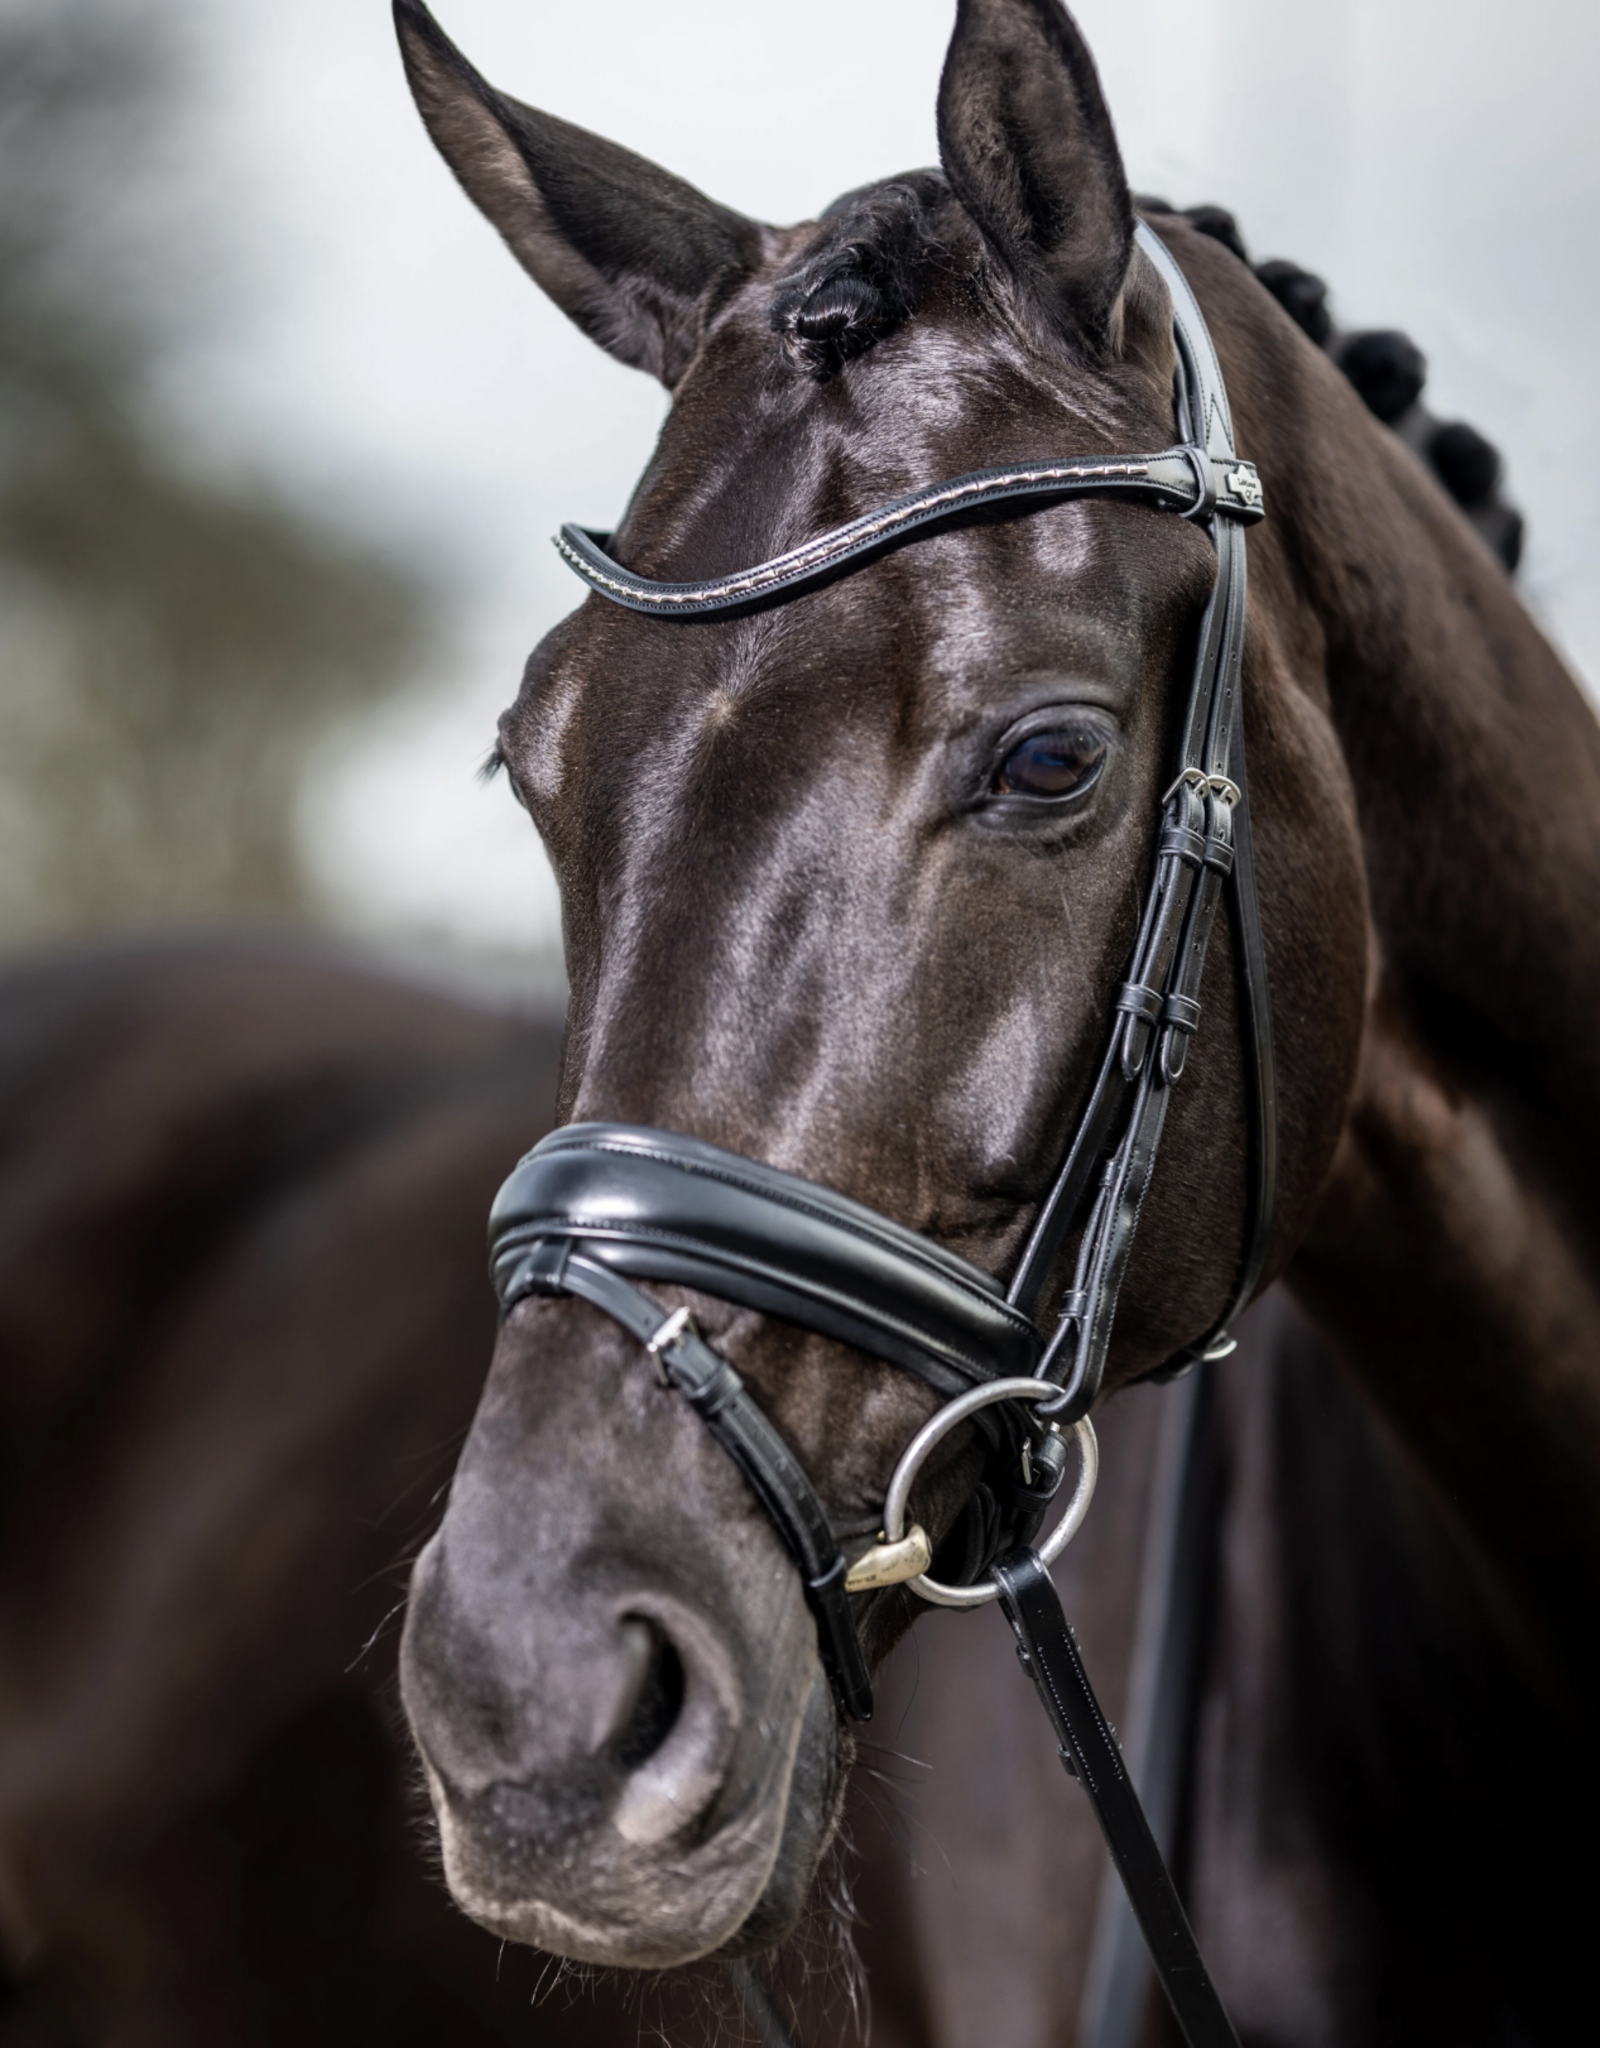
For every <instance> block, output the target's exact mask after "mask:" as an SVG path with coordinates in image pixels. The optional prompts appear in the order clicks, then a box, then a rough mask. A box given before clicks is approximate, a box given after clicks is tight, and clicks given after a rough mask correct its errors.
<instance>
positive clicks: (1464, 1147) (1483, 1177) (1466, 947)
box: [1288, 407, 1600, 1686]
mask: <svg viewBox="0 0 1600 2048" xmlns="http://www.w3.org/2000/svg"><path fill="white" fill-rule="evenodd" d="M1331 410H1332V411H1333V416H1334V417H1335V418H1336V419H1337V418H1338V410H1337V407H1333V408H1332V409H1331ZM1356 424H1357V425H1358V426H1360V427H1361V428H1362V434H1361V436H1360V437H1359V445H1357V446H1355V447H1354V448H1350V447H1347V446H1336V445H1334V442H1335V439H1336V436H1335V435H1334V434H1331V433H1330V435H1329V437H1328V445H1324V446H1320V447H1319V446H1318V445H1317V444H1316V441H1315V438H1314V437H1313V438H1312V439H1311V440H1310V441H1309V442H1308V444H1307V445H1306V446H1304V447H1303V448H1302V449H1301V451H1300V454H1299V458H1298V459H1299V462H1300V463H1301V465H1302V469H1301V473H1300V476H1299V479H1298V487H1299V489H1300V490H1301V491H1302V492H1303V493H1304V501H1303V505H1302V506H1297V507H1292V508H1291V524H1290V532H1289V536H1288V541H1289V547H1290V550H1291V552H1292V553H1298V555H1299V560H1298V562H1297V563H1296V564H1295V567H1296V571H1297V577H1298V579H1299V580H1300V581H1301V587H1302V589H1303V591H1304V592H1305V594H1306V595H1307V596H1309V598H1310V601H1311V605H1312V607H1313V608H1314V610H1315V612H1316V615H1317V618H1318V620H1319V622H1320V625H1321V629H1322V633H1323V635H1324V636H1325V640H1326V686H1327V692H1328V702H1329V705H1330V709H1331V713H1332V716H1333V720H1334V723H1335V726H1336V728H1337V730H1338V733H1339V737H1340V741H1341V743H1342V746H1343V749H1344V753H1345V758H1346V761H1347V763H1348V767H1349V771H1350V775H1351V779H1352V782H1353V785H1354V789H1355V796H1356V802H1357V808H1358V812H1359V818H1360V827H1361V835H1362V843H1363V849H1364V854H1365V860H1366V866H1367V874H1368V887H1369V891H1370V899H1371V906H1372V918H1373V925H1374V931H1375V950H1376V960H1377V966H1378V969H1379V972H1378V975H1377V976H1376V977H1375V993H1374V998H1373V1003H1372V1009H1371V1014H1370V1017H1369V1021H1368V1027H1367V1032H1366V1036H1365V1041H1364V1046H1363V1052H1362V1060H1361V1068H1360V1074H1359V1077H1358V1081H1357V1085H1356V1092H1355V1098H1354V1101H1353V1104H1352V1108H1351V1115H1350V1120H1349V1124H1348V1127H1347V1130H1346V1134H1345V1137H1344V1139H1343V1141H1342V1144H1341V1147H1340V1151H1339V1156H1338V1159H1337V1162H1336V1165H1335V1168H1334V1172H1333V1175H1332V1177H1331V1180H1330V1184H1329V1187H1328V1190H1327V1194H1326V1198H1325V1200H1324V1204H1323V1207H1322V1210H1321V1213H1320V1215H1319V1217H1318V1220H1317V1223H1316V1225H1315V1226H1314V1228H1313V1231H1312V1233H1311V1236H1310V1238H1309V1239H1308V1241H1307V1243H1306V1246H1305V1248H1304V1249H1303V1251H1302V1253H1301V1254H1300V1256H1299V1258H1298V1259H1297V1261H1296V1265H1295V1268H1294V1271H1293V1279H1294V1281H1295V1284H1296V1286H1297V1288H1298V1289H1299V1291H1300V1292H1301V1294H1302V1296H1303V1297H1304V1298H1305V1299H1306V1301H1307V1302H1308V1304H1310V1305H1311V1306H1312V1307H1313V1309H1314V1311H1315V1312H1316V1313H1317V1315H1318V1317H1319V1319H1320V1320H1321V1321H1322V1322H1323V1324H1324V1327H1325V1328H1327V1329H1328V1330H1329V1332H1330V1333H1331V1334H1332V1335H1333V1336H1334V1338H1335V1339H1336V1341H1337V1342H1338V1344H1339V1346H1340V1348H1341V1350H1342V1351H1343V1352H1344V1354H1345V1356H1346V1358H1347V1360H1348V1361H1349V1363H1350V1364H1351V1365H1352V1366H1353V1367H1354V1368H1355V1370H1356V1371H1357V1372H1358V1374H1359V1375H1360V1376H1361V1377H1362V1378H1363V1380H1364V1381H1365V1382H1366V1384H1367V1385H1368V1387H1369V1389H1370V1390H1371V1392H1372V1393H1373V1395H1374V1396H1375V1398H1376V1399H1378V1401H1379V1402H1380V1403H1381V1405H1382V1406H1383V1407H1384V1408H1385V1409H1386V1411H1387V1412H1388V1414H1389V1415H1390V1416H1391V1418H1392V1419H1393V1421H1394V1422H1395V1424H1396V1425H1397V1427H1398V1429H1399V1431H1400V1433H1401V1436H1402V1437H1403V1439H1404V1440H1405V1441H1406V1443H1407V1444H1408V1445H1409V1447H1410V1449H1411V1451H1412V1453H1413V1454H1414V1455H1415V1456H1416V1457H1417V1459H1418V1460H1419V1462H1420V1463H1421V1464H1422V1465H1423V1467H1424V1468H1425V1469H1426V1470H1427V1471H1428V1472H1429V1473H1430V1474H1431V1476H1432V1478H1433V1481H1434V1483H1435V1485H1436V1486H1437V1487H1438V1489H1439V1491H1440V1492H1441V1494H1442V1495H1443V1497H1444V1498H1445V1499H1446V1500H1448V1501H1449V1502H1450V1504H1451V1506H1452V1507H1453V1508H1454V1510H1455V1511H1456V1512H1457V1513H1458V1514H1459V1515H1460V1516H1461V1517H1462V1518H1463V1520H1464V1521H1465V1523H1466V1524H1467V1525H1468V1527H1469V1528H1470V1529H1471V1532H1472V1534H1473V1536H1474V1538H1475V1539H1476V1540H1477V1541H1478V1542H1479V1543H1480V1544H1481V1546H1482V1547H1483V1550H1484V1553H1485V1555H1486V1556H1487V1557H1488V1558H1489V1559H1490V1560H1491V1562H1492V1563H1493V1565H1494V1566H1495V1568H1496V1569H1497V1570H1498V1571H1500V1572H1501V1573H1502V1574H1503V1575H1504V1576H1505V1578H1506V1581H1507V1583H1508V1585H1509V1586H1510V1587H1511V1588H1512V1589H1513V1591H1514V1593H1515V1596H1516V1597H1517V1599H1519V1600H1522V1599H1526V1598H1530V1597H1531V1601H1532V1606H1531V1608H1530V1610H1529V1611H1530V1615H1531V1617H1532V1618H1533V1619H1534V1620H1535V1622H1536V1625H1537V1626H1539V1628H1540V1630H1541V1633H1543V1634H1544V1635H1545V1637H1546V1640H1547V1641H1548V1642H1550V1643H1552V1644H1553V1645H1554V1646H1555V1647H1556V1648H1557V1650H1558V1653H1559V1656H1560V1658H1561V1661H1562V1663H1563V1664H1564V1665H1565V1666H1566V1668H1567V1671H1568V1673H1569V1675H1570V1676H1571V1677H1573V1678H1574V1679H1577V1680H1578V1681H1579V1682H1580V1684H1583V1685H1584V1686H1587V1685H1589V1684H1600V1656H1596V1655H1595V1653H1594V1651H1593V1649H1592V1647H1591V1645H1592V1640H1593V1636H1594V1630H1593V1628H1592V1625H1591V1622H1590V1612H1591V1603H1592V1602H1593V1600H1594V1598H1595V1596H1596V1593H1597V1592H1600V1186H1597V1184H1596V1182H1597V1177H1596V1176H1595V1175H1594V1174H1593V1172H1592V1169H1591V1167H1590V1165H1589V1161H1590V1159H1591V1158H1592V1156H1593V1154H1592V1148H1593V1145H1594V1142H1595V1141H1596V1140H1597V1139H1600V1028H1597V1024H1600V916H1597V914H1596V911H1597V906H1600V731H1597V728H1596V725H1595V721H1594V718H1593V716H1592V714H1591V713H1590V711H1589V709H1588V707H1587V705H1586V704H1585V703H1584V702H1583V700H1582V698H1581V696H1580V695H1579V693H1578V691H1577V689H1576V687H1575V685H1574V684H1573V683H1572V681H1571V679H1570V678H1569V677H1568V676H1567V675H1566V673H1565V671H1564V670H1563V669H1562V667H1561V665H1560V663H1559V662H1558V661H1557V659H1556V657H1555V656H1554V654H1553V653H1552V652H1551V651H1550V649H1549V648H1548V646H1547V645H1546V644H1545V642H1544V641H1543V639H1542V638H1541V637H1540V635H1539V634H1538V632H1537V630H1536V629H1535V627H1534V626H1533V624H1532V622H1531V621H1530V620H1529V619H1528V617H1527V615H1526V614H1525V613H1524V612H1523V611H1522V609H1521V607H1520V605H1519V604H1518V603H1517V601H1516V599H1515V597H1514V595H1513V594H1512V592H1511V590H1510V588H1509V585H1508V584H1507V583H1506V581H1505V579H1504V577H1503V576H1502V575H1501V573H1500V571H1499V569H1498V568H1497V566H1496V565H1495V564H1494V563H1493V562H1492V561H1491V560H1490V559H1489V557H1488V555H1487V553H1486V552H1485V551H1484V550H1483V549H1482V548H1481V547H1480V546H1479V544H1478V543H1477V542H1476V541H1475V540H1474V539H1473V538H1472V536H1471V535H1470V534H1469V533H1468V532H1467V530H1466V529H1465V527H1464V525H1463V524H1462V523H1461V522H1460V521H1459V520H1457V519H1456V517H1455V515H1454V514H1453V512H1452V511H1451V509H1450V508H1449V507H1448V506H1447V505H1446V504H1445V502H1444V501H1443V499H1442V497H1441V496H1440V494H1439V493H1438V492H1437V490H1436V488H1435V486H1433V484H1432V483H1431V482H1430V481H1429V480H1428V479H1427V478H1426V477H1425V476H1424V475H1423V473H1422V472H1421V470H1420V467H1419V466H1418V465H1416V464H1415V463H1414V462H1413V460H1412V458H1411V457H1410V456H1409V455H1408V454H1407V453H1406V452H1405V451H1404V450H1403V449H1402V448H1401V447H1400V446H1399V444H1398V443H1397V442H1393V441H1391V440H1390V439H1389V438H1388V437H1387V436H1384V435H1382V434H1380V433H1377V432H1376V431H1374V430H1372V429H1370V428H1369V427H1367V425H1366V423H1365V422H1362V421H1357V422H1356ZM1352 438H1354V437H1352ZM1319 501H1320V502H1319ZM1296 513H1298V514H1299V515H1300V517H1299V519H1298V521H1297V520H1296V519H1295V517H1294V515H1295V514H1296ZM1591 1660H1592V1662H1593V1665H1594V1667H1595V1668H1592V1669H1591V1668H1587V1667H1589V1666H1590V1664H1591Z"/></svg>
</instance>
